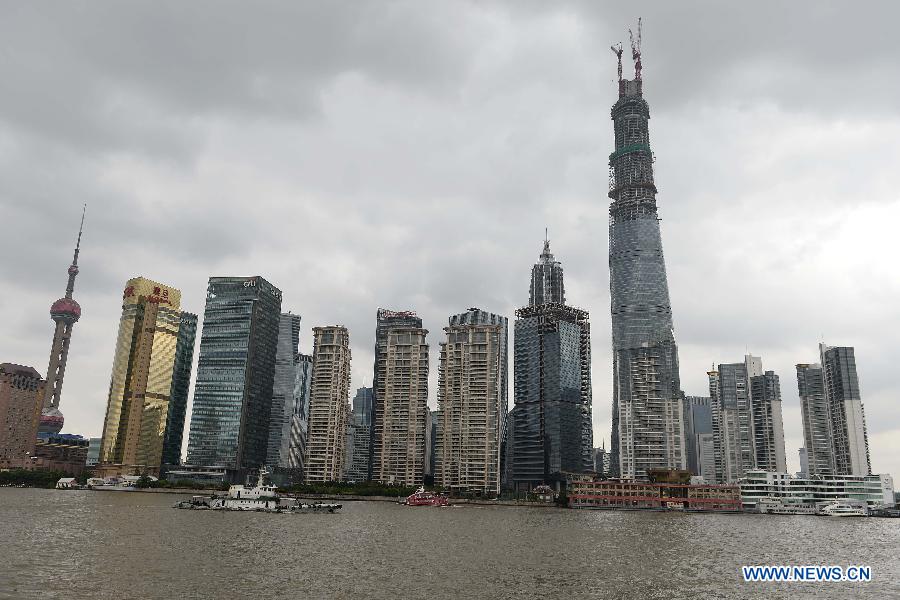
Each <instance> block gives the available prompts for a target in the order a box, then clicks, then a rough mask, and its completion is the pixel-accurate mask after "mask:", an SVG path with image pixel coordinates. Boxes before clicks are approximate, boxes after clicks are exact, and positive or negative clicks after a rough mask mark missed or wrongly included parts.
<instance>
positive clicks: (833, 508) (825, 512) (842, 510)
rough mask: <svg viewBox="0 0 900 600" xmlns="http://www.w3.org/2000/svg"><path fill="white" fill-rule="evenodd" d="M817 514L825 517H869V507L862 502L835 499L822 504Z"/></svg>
mask: <svg viewBox="0 0 900 600" xmlns="http://www.w3.org/2000/svg"><path fill="white" fill-rule="evenodd" d="M817 514H819V515H822V516H824V517H867V516H869V509H868V507H867V506H866V505H865V504H862V503H858V502H849V501H847V500H835V501H833V502H828V503H825V504H822V505H820V506H819V509H818V511H817Z"/></svg>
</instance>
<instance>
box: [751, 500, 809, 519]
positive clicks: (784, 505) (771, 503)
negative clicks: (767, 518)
mask: <svg viewBox="0 0 900 600" xmlns="http://www.w3.org/2000/svg"><path fill="white" fill-rule="evenodd" d="M756 512H758V513H760V514H762V515H766V514H768V515H814V514H816V507H815V506H814V505H812V504H804V503H802V502H791V501H788V502H785V501H784V500H783V499H781V498H764V499H762V500H760V501H759V502H757V503H756Z"/></svg>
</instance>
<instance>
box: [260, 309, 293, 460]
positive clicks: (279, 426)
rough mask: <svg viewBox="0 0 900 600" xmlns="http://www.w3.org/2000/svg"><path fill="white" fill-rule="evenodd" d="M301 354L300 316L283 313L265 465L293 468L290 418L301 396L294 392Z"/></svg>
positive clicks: (280, 321) (276, 354) (279, 325)
mask: <svg viewBox="0 0 900 600" xmlns="http://www.w3.org/2000/svg"><path fill="white" fill-rule="evenodd" d="M299 354H300V315H295V314H292V313H289V312H288V313H282V314H281V318H280V319H279V321H278V350H277V351H276V353H275V381H274V383H273V385H272V409H271V416H270V418H269V443H268V450H267V451H266V464H267V465H268V466H269V467H271V468H273V469H277V468H282V469H288V468H290V456H289V454H290V447H291V421H292V419H293V415H294V412H295V407H296V404H297V403H298V402H300V397H299V395H298V394H296V393H295V392H297V391H299V389H298V386H297V371H298V369H299Z"/></svg>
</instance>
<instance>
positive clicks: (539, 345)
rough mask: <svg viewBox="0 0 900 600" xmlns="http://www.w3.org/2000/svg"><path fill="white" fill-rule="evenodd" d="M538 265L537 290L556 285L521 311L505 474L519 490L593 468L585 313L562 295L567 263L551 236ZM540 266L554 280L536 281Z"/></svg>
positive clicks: (533, 297)
mask: <svg viewBox="0 0 900 600" xmlns="http://www.w3.org/2000/svg"><path fill="white" fill-rule="evenodd" d="M536 267H537V268H535V269H533V270H532V285H531V287H532V290H534V289H535V288H537V289H550V290H558V292H554V293H556V295H555V296H554V295H553V293H551V294H549V295H546V296H543V297H544V298H545V299H548V300H553V302H550V303H544V304H538V303H537V302H538V300H539V299H540V298H541V296H540V295H538V294H534V293H532V294H531V299H530V301H531V302H534V304H530V305H529V306H527V307H524V308H520V309H518V310H517V311H516V321H515V337H514V372H515V386H514V397H515V408H514V409H513V411H512V412H511V413H510V414H509V419H508V422H509V424H508V428H507V429H508V434H507V442H506V454H507V457H506V460H507V467H506V477H507V485H508V487H511V488H514V489H517V490H528V489H531V488H532V487H534V486H536V485H540V484H544V483H546V484H554V483H559V482H562V481H563V480H564V479H565V475H564V474H565V473H583V472H590V471H593V470H594V449H593V431H592V426H591V371H590V361H591V342H590V323H589V321H588V313H587V312H586V311H583V310H580V309H577V308H573V307H570V306H566V305H565V304H563V303H561V302H558V300H564V297H563V295H562V290H563V282H562V269H561V267H560V266H559V263H557V262H556V261H555V260H554V259H553V255H552V254H550V247H549V242H546V241H545V242H544V251H543V253H542V254H541V259H540V262H539V263H538V265H536ZM536 273H537V274H540V275H542V276H543V277H544V278H548V277H549V278H550V279H551V280H555V283H552V284H551V285H547V284H541V285H538V284H537V283H536V281H538V280H539V278H538V277H537V276H536Z"/></svg>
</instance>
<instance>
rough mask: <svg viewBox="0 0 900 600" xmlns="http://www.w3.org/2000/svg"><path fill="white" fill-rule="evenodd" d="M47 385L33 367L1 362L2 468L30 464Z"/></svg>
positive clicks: (0, 441)
mask: <svg viewBox="0 0 900 600" xmlns="http://www.w3.org/2000/svg"><path fill="white" fill-rule="evenodd" d="M44 385H45V382H44V380H43V379H42V378H41V374H40V373H38V372H37V371H36V370H35V369H34V368H33V367H25V366H22V365H14V364H12V363H3V364H0V468H4V469H6V468H13V469H20V468H28V467H30V463H31V461H32V457H33V456H34V455H35V440H36V439H37V432H38V423H39V421H40V416H41V407H42V406H43V402H44Z"/></svg>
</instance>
